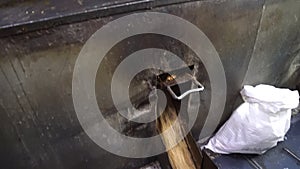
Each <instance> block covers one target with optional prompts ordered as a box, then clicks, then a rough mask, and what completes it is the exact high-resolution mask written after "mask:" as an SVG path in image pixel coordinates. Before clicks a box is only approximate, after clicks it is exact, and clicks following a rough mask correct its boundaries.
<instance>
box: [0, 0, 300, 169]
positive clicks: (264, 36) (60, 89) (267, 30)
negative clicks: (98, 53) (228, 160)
mask: <svg viewBox="0 0 300 169" xmlns="http://www.w3.org/2000/svg"><path fill="white" fill-rule="evenodd" d="M4 2H5V1H4ZM6 2H7V1H6ZM14 2H19V1H14ZM21 2H22V3H16V10H20V11H21V12H23V13H22V14H20V16H19V15H18V16H15V17H16V18H15V21H20V20H23V21H24V22H18V23H26V22H28V21H29V22H30V19H34V15H35V14H36V13H35V12H34V14H32V13H31V14H30V16H31V15H32V17H29V20H28V18H27V20H26V17H24V16H26V15H25V14H26V10H25V9H27V8H28V10H31V8H29V7H30V5H32V3H36V4H37V6H39V5H38V4H39V3H42V2H44V1H29V2H27V1H26V2H25V1H21ZM48 2H52V1H48ZM53 2H55V1H53ZM86 2H91V3H93V2H94V1H86ZM98 2H99V1H98ZM101 2H104V1H101ZM105 2H106V1H105ZM114 2H118V3H120V4H122V3H123V2H125V1H122V0H120V1H114ZM161 2H162V1H161ZM166 2H168V3H170V2H171V1H166ZM27 3H29V6H26V5H27ZM95 3H96V2H95ZM109 3H113V2H111V1H109ZM168 3H166V4H168ZM50 4H51V3H50ZM83 4H84V3H83ZM125 4H126V3H125ZM166 4H164V5H163V6H160V7H155V6H153V8H152V9H151V10H152V11H158V12H166V13H170V14H174V15H177V16H180V17H182V18H184V19H186V20H188V21H190V22H191V23H193V24H195V25H196V26H197V27H199V28H200V29H201V30H202V31H203V32H204V33H205V34H206V35H207V36H208V38H209V39H210V40H211V41H212V43H213V45H214V46H215V48H216V50H217V51H218V53H219V55H220V58H221V61H222V63H223V65H224V69H225V73H226V78H227V86H228V89H227V93H228V95H227V103H226V107H225V111H224V114H223V118H222V122H224V121H225V120H226V119H227V118H228V117H229V116H230V114H231V112H232V109H233V108H234V106H235V102H236V98H238V96H239V93H238V92H239V90H240V89H241V87H242V85H243V84H244V83H253V84H254V83H258V82H265V83H271V82H274V79H277V77H278V76H277V75H273V74H272V72H278V74H280V75H281V74H282V76H284V73H285V72H287V74H293V72H296V71H297V69H290V65H291V64H290V63H294V62H295V64H294V65H297V59H295V58H296V57H298V56H299V50H298V49H299V41H300V40H299V39H300V38H299V27H300V23H299V19H298V18H300V14H299V11H300V5H299V1H297V0H266V1H264V0H235V1H231V0H210V1H203V2H202V1H196V2H187V3H178V4H177V3H175V4H173V5H166ZM19 5H20V6H21V7H19ZM106 5H107V4H106ZM63 6H64V5H63V4H62V6H61V7H63ZM76 6H78V8H75V7H74V8H75V9H79V10H81V9H83V8H81V7H80V5H76ZM83 6H84V5H83ZM146 6H147V5H146ZM70 7H72V5H70ZM140 7H141V8H138V7H137V6H134V5H133V6H130V5H128V6H125V8H126V10H125V9H123V10H122V11H121V12H120V11H118V10H116V11H115V8H114V9H112V10H111V12H112V13H105V12H104V14H106V15H102V14H103V13H102V14H101V15H100V14H99V16H103V17H101V18H98V16H97V17H96V18H94V19H88V18H90V16H88V17H86V18H84V19H78V18H76V17H75V19H78V20H76V21H75V22H73V21H72V22H71V23H69V24H68V22H64V23H59V22H57V23H56V22H55V24H54V25H51V24H50V25H46V26H45V27H44V29H40V28H41V27H40V25H38V26H37V27H35V26H33V27H31V28H30V29H29V28H28V30H26V31H25V32H23V31H21V32H19V30H20V27H16V29H15V30H14V29H10V27H7V28H5V26H4V28H5V29H2V31H3V32H2V33H1V28H0V34H1V35H0V36H1V38H0V142H1V144H0V163H1V167H3V168H26V169H27V168H44V169H47V168H58V169H69V168H72V169H77V168H78V169H81V168H103V169H106V168H107V169H120V168H138V167H141V166H144V165H145V164H148V163H150V162H151V161H155V160H156V157H154V158H150V159H128V158H123V157H118V156H116V155H112V154H110V153H108V152H106V151H105V150H103V149H101V148H99V147H98V146H97V145H96V144H94V143H93V142H92V141H91V140H90V139H89V138H88V136H87V135H86V134H85V133H84V132H83V130H82V128H81V126H80V124H79V122H78V120H77V117H76V114H75V112H74V108H73V102H72V96H71V91H72V90H71V89H72V84H71V82H72V73H73V67H74V64H75V60H76V58H77V56H78V54H79V51H80V49H81V47H82V46H83V44H84V42H85V41H86V40H87V39H88V38H89V37H90V36H91V35H92V34H93V33H94V32H95V31H96V30H98V29H99V28H100V27H101V26H103V25H104V24H105V23H107V22H109V21H111V20H114V19H116V18H118V17H121V16H122V15H124V14H125V13H124V12H130V11H136V10H142V9H149V6H147V8H144V7H143V6H140ZM5 8H6V9H9V10H13V9H14V8H13V6H5V3H4V4H1V8H0V11H1V12H0V15H1V22H0V23H1V24H0V25H2V26H3V25H9V24H10V23H13V16H12V15H8V11H6V10H5ZM50 8H51V7H50ZM21 9H22V10H21ZM32 9H33V7H32ZM57 9H60V8H57ZM34 10H35V9H34ZM61 10H62V11H64V10H63V9H61ZM2 11H5V12H2ZM37 11H39V14H38V15H40V13H41V10H40V9H39V10H37ZM54 11H55V10H54ZM47 12H48V11H47ZM60 12H61V11H60ZM60 12H58V16H60V15H62V13H60ZM67 12H68V11H67ZM73 12H75V11H73ZM24 13H25V14H24ZM44 13H46V12H44ZM53 13H55V12H53ZM53 13H52V14H53ZM100 13H101V12H100ZM120 13H122V14H120ZM111 14H114V15H113V16H108V15H111ZM49 15H50V14H49ZM279 15H280V16H279ZM6 16H8V20H6V21H5V22H3V18H6ZM75 16H76V15H75ZM104 16H106V17H104ZM18 17H20V18H21V19H20V18H18ZM22 17H23V18H22ZM58 18H59V17H58ZM87 19H88V20H87ZM25 25H26V24H25ZM29 25H30V24H29ZM37 28H39V29H37ZM6 30H10V31H8V32H5V31H6ZM16 33H17V34H16ZM8 35H10V36H8ZM141 41H142V42H143V43H140V42H141ZM147 47H157V48H162V49H167V50H169V51H172V52H173V53H175V54H177V55H178V56H179V57H181V58H183V59H184V60H186V61H187V62H188V63H195V62H196V63H197V64H199V65H200V66H199V68H198V73H197V78H198V80H200V81H201V82H203V84H204V86H205V87H206V90H205V91H204V92H203V93H201V107H200V112H199V116H198V119H197V121H196V125H195V126H194V128H193V130H192V134H193V136H194V137H195V138H197V137H198V135H199V133H200V131H201V129H202V126H203V124H204V121H205V118H206V116H207V113H208V108H209V105H210V104H211V103H210V94H211V92H210V81H209V78H208V75H207V73H206V71H205V68H204V66H203V65H202V63H201V61H200V60H197V59H195V58H196V57H195V56H194V53H193V52H192V51H191V50H189V49H188V48H187V47H186V46H184V45H183V44H181V43H180V42H178V41H176V40H174V39H170V38H168V37H163V36H157V35H144V36H135V37H131V38H128V39H125V40H124V41H122V42H120V43H119V44H117V45H116V46H115V47H114V48H112V49H111V51H110V52H109V53H108V54H107V56H106V59H105V60H104V61H103V63H101V65H100V68H99V70H98V74H97V78H96V89H95V90H96V93H97V96H98V98H97V99H98V104H99V107H101V110H103V111H102V112H105V117H106V119H107V120H108V121H109V123H110V124H111V125H112V126H113V127H114V128H115V129H116V130H118V131H120V132H124V133H126V132H128V133H129V134H130V135H134V136H137V137H139V136H143V137H147V134H146V135H145V136H144V135H143V134H145V133H148V134H149V133H150V134H151V126H150V127H149V126H141V125H138V124H135V123H130V122H128V121H127V120H126V119H124V118H123V117H122V116H121V115H119V114H117V113H116V112H115V110H114V108H113V106H112V99H111V97H110V93H109V91H110V83H109V82H110V80H111V77H112V74H113V72H114V69H115V68H116V66H117V65H118V64H119V63H120V62H121V60H122V59H124V58H125V57H126V56H127V55H128V54H130V53H132V52H134V51H137V50H139V49H143V48H147ZM261 59H262V60H261ZM271 61H272V62H271ZM249 63H250V64H249ZM268 63H272V64H268ZM264 67H267V68H268V69H264ZM281 68H282V69H281ZM294 76H295V75H294ZM148 77H150V76H149V72H148V73H147V72H144V73H141V74H140V75H139V76H137V77H136V78H135V80H133V81H132V84H131V87H130V93H131V95H133V96H134V95H139V96H140V97H146V96H147V94H148V92H149V91H147V85H145V84H143V83H140V82H141V81H143V80H145V79H147V78H148ZM281 79H282V78H281V77H279V78H278V80H277V81H278V84H279V81H280V80H281ZM297 79H299V78H297V76H296V77H294V79H293V80H290V81H288V80H287V81H288V83H285V85H286V86H287V87H289V86H291V85H292V84H293V83H294V82H295V80H297ZM275 81H276V80H275ZM277 81H276V82H277ZM141 91H144V92H142V94H141ZM136 100H138V99H136ZM145 130H146V131H147V132H145Z"/></svg>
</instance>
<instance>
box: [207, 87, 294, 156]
mask: <svg viewBox="0 0 300 169" xmlns="http://www.w3.org/2000/svg"><path fill="white" fill-rule="evenodd" d="M241 95H242V97H243V100H244V101H245V102H244V103H243V104H242V105H240V106H239V107H238V108H237V109H236V110H235V111H234V112H233V114H232V115H231V117H230V118H229V120H228V121H227V122H226V123H225V124H224V125H223V126H222V127H221V128H220V130H219V131H218V132H217V133H216V135H215V136H214V137H212V138H211V139H210V140H209V142H208V144H207V145H206V146H204V147H205V148H208V149H210V150H212V151H214V152H216V153H222V154H229V153H249V154H262V153H264V152H266V151H267V150H268V149H270V148H272V147H274V146H276V145H277V142H278V141H283V140H284V135H285V134H286V132H287V131H288V130H289V128H290V120H291V109H293V108H296V107H297V106H298V104H299V93H298V92H297V91H291V90H289V89H279V88H275V87H273V86H269V85H258V86H256V87H253V86H248V85H246V86H244V88H243V90H242V91H241Z"/></svg>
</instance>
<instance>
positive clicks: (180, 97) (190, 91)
mask: <svg viewBox="0 0 300 169" xmlns="http://www.w3.org/2000/svg"><path fill="white" fill-rule="evenodd" d="M193 82H194V83H195V84H196V85H197V86H198V88H196V89H191V90H188V91H186V92H184V93H183V94H182V95H180V96H177V95H176V94H175V93H174V91H173V90H172V89H171V87H170V86H167V89H168V91H169V92H170V94H171V95H172V97H173V98H174V99H177V100H181V99H183V98H184V97H185V96H187V95H189V94H191V93H194V92H200V91H203V90H204V86H203V85H202V84H201V83H200V82H199V81H198V80H197V79H196V78H193Z"/></svg>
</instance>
